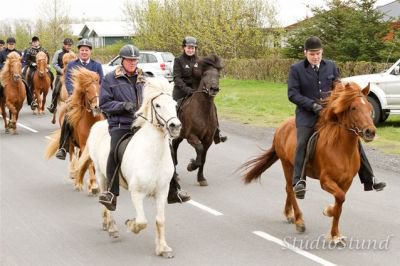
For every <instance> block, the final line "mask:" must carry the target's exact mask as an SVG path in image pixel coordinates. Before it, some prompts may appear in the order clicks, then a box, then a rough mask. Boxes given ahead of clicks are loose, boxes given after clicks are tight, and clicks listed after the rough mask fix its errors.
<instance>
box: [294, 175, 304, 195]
mask: <svg viewBox="0 0 400 266" xmlns="http://www.w3.org/2000/svg"><path fill="white" fill-rule="evenodd" d="M306 185H307V183H306V180H304V179H300V180H299V181H297V183H296V185H294V186H293V190H294V193H295V194H296V198H298V199H304V196H305V194H306V191H307V190H306Z"/></svg>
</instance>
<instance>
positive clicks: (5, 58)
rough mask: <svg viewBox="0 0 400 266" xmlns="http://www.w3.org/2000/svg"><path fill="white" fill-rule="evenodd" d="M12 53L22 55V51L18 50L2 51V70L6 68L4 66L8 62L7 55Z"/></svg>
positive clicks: (0, 61)
mask: <svg viewBox="0 0 400 266" xmlns="http://www.w3.org/2000/svg"><path fill="white" fill-rule="evenodd" d="M11 52H17V53H18V54H19V55H22V53H21V51H18V50H15V49H14V50H9V49H8V48H6V49H3V50H1V52H0V69H2V68H3V67H4V64H5V62H6V60H7V55H8V54H9V53H11Z"/></svg>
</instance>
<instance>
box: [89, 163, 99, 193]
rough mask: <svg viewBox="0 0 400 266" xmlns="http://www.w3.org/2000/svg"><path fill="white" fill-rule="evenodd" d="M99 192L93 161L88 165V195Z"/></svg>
mask: <svg viewBox="0 0 400 266" xmlns="http://www.w3.org/2000/svg"><path fill="white" fill-rule="evenodd" d="M98 193H99V186H98V184H97V182H96V175H95V169H94V166H93V163H91V164H90V166H89V180H88V194H89V196H96V195H97V194H98Z"/></svg>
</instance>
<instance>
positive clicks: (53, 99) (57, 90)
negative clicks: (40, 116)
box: [51, 75, 62, 108]
mask: <svg viewBox="0 0 400 266" xmlns="http://www.w3.org/2000/svg"><path fill="white" fill-rule="evenodd" d="M61 85H62V84H61V76H60V75H57V77H56V82H55V84H54V90H53V93H52V94H51V104H52V105H53V106H54V108H56V107H57V99H58V96H60V92H61Z"/></svg>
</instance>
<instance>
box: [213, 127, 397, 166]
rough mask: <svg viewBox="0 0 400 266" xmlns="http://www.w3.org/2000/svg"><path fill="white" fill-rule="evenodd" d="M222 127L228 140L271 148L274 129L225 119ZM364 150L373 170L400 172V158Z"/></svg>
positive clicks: (370, 148) (367, 149) (368, 149)
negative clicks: (235, 137)
mask: <svg viewBox="0 0 400 266" xmlns="http://www.w3.org/2000/svg"><path fill="white" fill-rule="evenodd" d="M220 125H221V126H220V128H221V131H222V132H223V133H224V134H226V135H227V136H228V138H229V134H235V135H239V136H245V137H249V138H253V139H256V140H260V147H261V148H263V149H265V148H267V147H269V144H270V143H271V142H272V139H273V135H274V132H275V129H274V128H268V127H256V126H251V125H248V124H243V123H240V122H237V121H232V120H225V119H221V120H220ZM228 141H229V140H228ZM364 148H365V151H366V153H367V156H368V159H369V161H370V163H371V165H372V168H379V169H383V170H387V171H393V172H395V173H399V172H400V156H398V155H391V154H386V153H384V152H383V151H381V150H379V149H376V148H374V147H371V146H366V145H364Z"/></svg>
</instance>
